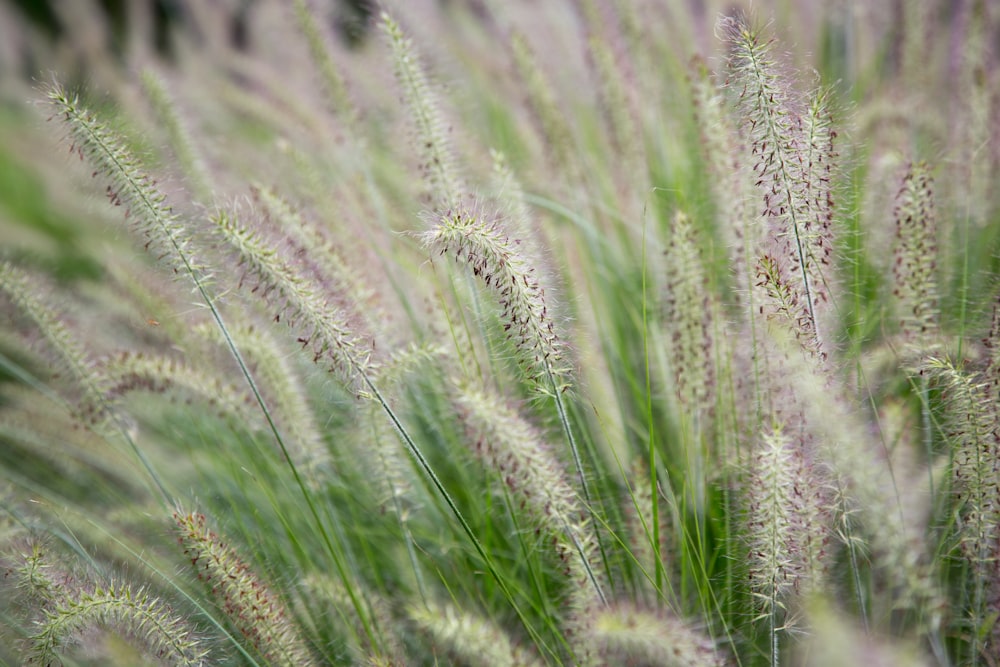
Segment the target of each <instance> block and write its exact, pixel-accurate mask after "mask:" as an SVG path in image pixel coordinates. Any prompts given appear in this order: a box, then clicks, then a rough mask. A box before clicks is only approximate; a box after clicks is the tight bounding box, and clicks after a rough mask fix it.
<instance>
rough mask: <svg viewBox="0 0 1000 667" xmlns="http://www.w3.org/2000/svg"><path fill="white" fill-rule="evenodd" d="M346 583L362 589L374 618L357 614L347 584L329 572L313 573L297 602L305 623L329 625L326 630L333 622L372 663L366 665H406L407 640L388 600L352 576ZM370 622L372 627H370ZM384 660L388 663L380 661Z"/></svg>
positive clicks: (357, 652) (353, 648)
mask: <svg viewBox="0 0 1000 667" xmlns="http://www.w3.org/2000/svg"><path fill="white" fill-rule="evenodd" d="M346 585H349V586H350V587H351V588H352V589H354V590H356V591H359V592H360V595H361V597H362V598H363V599H364V601H365V608H366V609H367V610H368V611H369V613H370V615H371V618H370V620H362V619H361V618H360V617H359V616H358V615H357V613H356V609H355V607H354V602H353V601H352V600H351V596H350V595H349V594H348V593H347V589H346V587H345V584H343V583H341V582H340V581H337V580H336V579H334V578H333V577H330V576H328V575H326V574H317V573H311V574H308V575H306V576H305V578H304V579H303V580H302V582H301V585H300V587H299V588H300V589H299V594H298V595H297V597H296V602H295V603H296V607H298V608H300V609H302V611H303V613H302V614H299V616H300V617H301V618H302V620H303V623H306V624H314V625H315V624H318V625H320V626H327V628H323V629H324V630H325V629H328V627H329V625H330V624H332V625H333V627H334V629H335V631H336V632H338V633H339V634H340V635H341V636H343V637H344V638H345V639H346V640H347V641H348V645H349V646H350V650H351V651H352V652H353V653H354V654H355V655H358V656H362V655H363V656H365V657H366V658H367V660H368V661H369V662H366V663H365V664H387V665H400V666H402V665H405V664H406V661H405V660H403V657H402V656H404V655H405V651H404V648H403V641H402V639H401V638H400V636H399V633H398V629H399V628H398V627H397V626H398V623H397V621H396V620H395V619H394V618H393V615H392V609H391V607H390V605H389V602H388V600H386V599H383V598H381V597H379V596H378V595H376V594H374V593H372V592H371V591H367V590H365V586H364V584H362V583H361V582H359V581H356V580H353V579H352V580H350V581H349V582H348V584H346ZM366 623H368V624H370V627H366ZM321 634H322V632H321V631H320V628H318V627H314V628H313V633H312V636H320V635H321ZM380 660H381V661H385V662H376V661H380ZM355 664H360V663H358V662H355Z"/></svg>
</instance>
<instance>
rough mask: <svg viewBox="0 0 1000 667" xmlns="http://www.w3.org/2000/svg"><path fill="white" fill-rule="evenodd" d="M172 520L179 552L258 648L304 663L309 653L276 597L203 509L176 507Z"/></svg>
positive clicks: (271, 656) (273, 657) (297, 665)
mask: <svg viewBox="0 0 1000 667" xmlns="http://www.w3.org/2000/svg"><path fill="white" fill-rule="evenodd" d="M174 521H175V522H176V524H177V527H178V529H179V537H178V541H179V542H180V544H181V546H182V547H183V548H184V554H185V555H186V556H187V557H188V558H189V559H190V560H191V565H192V566H193V567H194V568H195V570H196V571H197V573H198V578H199V579H201V580H202V581H204V582H205V583H206V585H207V586H208V587H209V588H210V590H211V593H212V595H213V596H214V597H215V598H216V601H217V603H218V605H219V608H220V609H221V610H222V611H223V612H224V613H225V614H226V616H227V617H228V619H229V621H230V622H231V623H232V624H233V625H234V626H235V627H236V628H237V629H238V630H239V631H240V633H241V634H242V635H243V637H244V638H246V640H247V641H248V642H249V643H250V644H251V645H252V646H253V648H254V649H255V650H256V651H257V653H258V654H259V655H260V656H261V657H262V658H264V659H265V660H267V661H268V662H269V663H270V664H272V665H287V666H288V667H305V666H307V665H312V664H314V663H313V657H312V655H311V653H310V651H309V648H308V646H307V645H306V643H305V642H304V641H303V639H302V638H301V637H300V636H299V633H298V630H297V628H296V627H295V625H294V624H293V623H292V620H291V617H290V615H289V613H288V610H287V609H286V608H285V605H284V603H283V602H282V601H281V599H280V598H279V597H278V596H277V595H276V594H275V593H274V592H273V591H272V590H271V589H270V588H269V587H268V586H267V585H266V584H264V582H263V581H261V579H260V578H259V577H258V576H257V574H256V573H255V572H253V570H251V569H250V566H249V565H247V564H246V563H245V562H244V561H243V560H242V559H241V558H240V556H239V555H238V554H237V553H236V550H235V549H233V548H232V547H230V546H228V545H227V544H226V543H225V542H223V541H222V540H221V539H220V538H219V536H218V535H216V534H215V533H214V532H213V531H212V530H211V529H209V527H208V521H207V519H206V518H205V515H203V514H195V513H190V512H183V511H182V510H177V511H176V512H174Z"/></svg>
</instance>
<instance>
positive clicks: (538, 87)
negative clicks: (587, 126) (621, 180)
mask: <svg viewBox="0 0 1000 667" xmlns="http://www.w3.org/2000/svg"><path fill="white" fill-rule="evenodd" d="M510 50H511V54H512V58H513V60H514V67H515V68H516V69H517V73H518V75H519V76H520V78H521V82H522V84H523V86H524V89H525V92H526V94H527V98H528V107H529V109H530V110H531V112H532V115H533V116H534V117H535V120H536V123H537V124H538V126H539V130H540V133H541V135H542V140H543V142H544V144H545V148H546V150H547V151H548V153H549V156H550V159H551V160H552V162H553V163H554V165H555V166H556V167H558V168H559V169H560V170H561V171H563V172H568V173H569V174H571V175H572V174H575V171H576V170H577V169H578V167H577V165H576V161H575V160H573V155H572V154H573V148H574V139H573V130H572V128H571V127H570V125H569V123H567V120H566V119H567V115H566V114H565V113H564V112H563V111H562V110H561V109H560V108H559V103H558V102H557V101H556V97H555V95H554V94H553V92H552V91H553V90H555V86H553V85H552V82H551V81H550V80H549V77H548V76H547V75H546V74H545V72H544V71H543V70H542V68H541V66H540V65H539V64H538V59H537V58H536V57H535V54H534V52H533V51H532V50H531V47H530V46H529V44H528V40H527V39H526V38H525V36H524V35H522V34H521V33H519V32H512V33H511V36H510Z"/></svg>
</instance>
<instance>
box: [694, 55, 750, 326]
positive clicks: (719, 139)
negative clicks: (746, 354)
mask: <svg viewBox="0 0 1000 667" xmlns="http://www.w3.org/2000/svg"><path fill="white" fill-rule="evenodd" d="M690 70H691V75H690V83H691V95H692V98H693V102H694V109H695V121H696V122H697V125H698V134H699V137H700V139H701V146H702V152H703V154H704V159H705V161H706V162H707V171H708V175H709V187H710V189H711V192H712V199H713V203H714V204H715V212H716V217H717V219H718V221H719V229H720V230H721V232H722V234H723V238H724V239H725V241H726V242H727V244H728V245H729V258H730V266H731V267H732V270H733V272H734V274H735V275H734V277H735V279H736V289H735V290H733V297H734V298H735V299H738V301H737V303H738V305H740V306H741V307H742V309H743V310H744V311H748V310H749V309H750V304H749V303H746V302H745V301H746V299H747V295H748V294H749V292H750V288H751V285H752V284H753V266H752V263H751V260H750V257H751V252H752V251H753V249H755V248H758V247H759V245H760V242H761V234H760V232H761V225H759V224H755V221H754V219H753V217H754V216H753V213H752V211H753V205H752V203H751V202H752V200H753V199H754V198H755V193H754V192H753V188H752V184H753V181H752V180H751V175H750V173H749V171H748V169H747V168H746V166H745V163H744V161H743V160H741V159H739V158H740V157H741V155H740V154H741V153H742V152H744V148H743V146H742V139H741V137H740V135H739V132H738V130H737V128H736V127H735V126H734V124H733V122H732V120H731V119H730V117H729V114H728V113H727V111H728V110H727V109H726V108H725V100H724V99H723V96H722V95H721V92H720V90H719V87H718V86H717V85H716V83H715V82H714V81H713V80H712V78H711V74H710V73H709V70H708V65H707V64H706V62H705V61H704V59H702V58H695V59H694V60H692V61H691V66H690Z"/></svg>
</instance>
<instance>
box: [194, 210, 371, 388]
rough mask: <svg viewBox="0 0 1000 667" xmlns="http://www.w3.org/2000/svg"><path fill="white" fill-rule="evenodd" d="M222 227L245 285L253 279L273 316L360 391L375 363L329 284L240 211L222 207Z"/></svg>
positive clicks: (254, 288) (315, 356)
mask: <svg viewBox="0 0 1000 667" xmlns="http://www.w3.org/2000/svg"><path fill="white" fill-rule="evenodd" d="M212 222H214V223H215V225H216V228H217V230H218V231H219V233H220V234H221V236H222V237H223V238H224V239H225V240H226V242H227V243H228V244H229V245H230V246H231V247H232V248H233V250H234V251H235V253H236V259H237V262H238V263H239V266H240V267H242V270H243V275H242V277H241V278H240V281H239V283H240V286H241V287H243V286H244V285H245V284H247V283H250V284H252V285H253V286H252V287H250V288H249V291H250V292H252V293H257V292H259V293H260V295H261V297H262V298H264V299H265V300H266V301H267V302H268V304H269V305H270V306H271V307H272V308H273V309H274V320H275V321H276V322H280V321H281V320H282V319H283V318H284V320H285V322H286V323H288V325H289V326H290V327H292V328H294V329H295V330H296V331H297V332H298V334H299V338H298V341H299V343H300V344H301V345H302V347H303V348H309V349H311V350H312V353H313V361H314V362H315V363H318V364H323V365H324V366H326V367H327V368H328V369H329V370H330V371H332V372H334V373H336V374H337V375H338V376H339V377H340V378H341V379H342V380H343V381H344V383H345V384H346V385H347V386H348V387H352V388H353V389H354V390H355V391H360V390H361V387H362V386H363V385H364V384H365V381H366V379H367V378H368V376H369V375H370V374H371V372H372V371H373V370H374V368H375V366H374V363H373V361H372V357H371V349H370V348H364V347H363V346H362V341H361V340H360V339H359V338H358V336H357V335H355V333H354V332H353V331H352V330H351V328H350V327H349V326H348V324H347V321H348V320H349V319H350V318H349V317H348V316H347V314H346V313H345V312H344V311H343V310H341V309H339V308H337V307H336V306H335V305H334V304H333V303H331V300H330V298H329V297H328V296H327V295H326V290H325V289H323V287H322V286H321V285H318V284H315V283H314V281H312V280H309V279H308V277H307V276H305V275H303V274H302V272H301V271H300V270H299V269H298V268H297V267H295V266H293V265H292V263H291V262H290V261H289V259H288V258H286V257H285V256H284V255H283V254H282V253H281V252H280V249H278V248H275V247H274V245H273V244H271V243H269V242H268V241H267V240H266V239H265V238H264V237H263V236H262V234H261V233H260V232H258V231H256V230H253V229H251V228H250V227H249V226H247V225H246V224H245V222H243V221H242V220H241V219H240V217H239V213H238V212H236V211H218V212H217V213H216V214H215V215H214V216H213V217H212Z"/></svg>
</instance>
